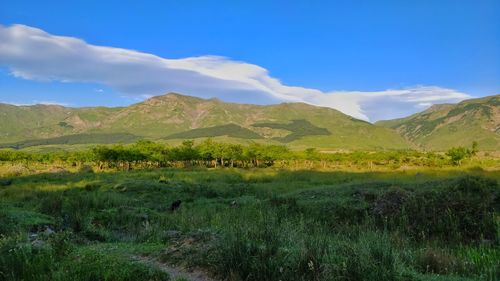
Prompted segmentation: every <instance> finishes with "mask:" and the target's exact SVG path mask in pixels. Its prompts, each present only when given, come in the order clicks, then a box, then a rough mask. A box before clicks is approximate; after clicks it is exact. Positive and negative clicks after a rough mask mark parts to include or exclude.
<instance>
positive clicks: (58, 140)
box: [0, 133, 140, 149]
mask: <svg viewBox="0 0 500 281" xmlns="http://www.w3.org/2000/svg"><path fill="white" fill-rule="evenodd" d="M138 139H140V137H138V136H135V135H132V134H127V133H113V134H78V135H68V136H62V137H55V138H48V139H36V140H26V141H21V142H16V143H8V144H0V148H14V149H21V148H26V147H30V146H37V145H51V144H86V143H131V142H134V141H137V140H138Z"/></svg>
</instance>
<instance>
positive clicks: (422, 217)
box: [0, 163, 500, 281]
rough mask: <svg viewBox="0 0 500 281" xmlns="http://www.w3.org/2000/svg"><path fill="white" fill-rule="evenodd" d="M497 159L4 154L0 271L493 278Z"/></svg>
mask: <svg viewBox="0 0 500 281" xmlns="http://www.w3.org/2000/svg"><path fill="white" fill-rule="evenodd" d="M497 168H498V167H496V168H495V167H494V166H493V167H489V169H483V168H479V167H473V166H468V167H448V168H446V169H437V168H434V169H430V168H411V169H394V170H391V169H380V170H374V171H368V170H366V169H354V168H348V167H345V168H339V169H337V170H332V169H327V170H321V169H319V168H314V169H307V170H305V169H290V168H288V169H278V168H275V167H274V168H273V167H270V168H254V169H236V168H219V169H207V168H183V169H175V168H162V169H151V170H147V169H145V170H131V171H118V170H104V171H97V170H96V169H95V168H92V167H88V166H84V167H54V166H53V165H52V166H50V167H49V166H46V165H45V166H43V165H41V166H36V165H32V166H30V167H24V166H22V165H18V164H15V165H14V164H10V163H4V164H3V165H2V166H1V168H0V170H2V173H0V174H1V177H0V280H89V281H90V280H176V279H174V277H172V276H170V275H172V270H168V268H169V269H178V270H196V271H197V272H201V273H200V276H201V277H199V278H201V279H196V280H499V278H500V266H499V263H498V261H499V260H500V248H499V240H500V239H499V233H500V201H499V200H500V199H499V196H500V195H499V194H500V188H499V185H498V181H499V180H500V172H499V170H498V169H497ZM176 200H181V202H182V203H181V205H180V208H178V209H176V210H174V211H172V210H171V204H172V203H173V202H174V201H176ZM166 268H167V269H166ZM175 278H177V280H195V279H190V277H189V276H188V277H186V278H185V279H182V278H179V277H175Z"/></svg>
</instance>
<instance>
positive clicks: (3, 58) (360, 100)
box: [0, 25, 469, 121]
mask: <svg viewBox="0 0 500 281" xmlns="http://www.w3.org/2000/svg"><path fill="white" fill-rule="evenodd" d="M0 65H4V66H7V67H8V68H9V69H10V71H11V73H12V74H13V75H14V76H16V77H19V78H22V79H29V80H40V81H64V82H91V83H100V84H103V85H106V86H109V87H111V88H113V89H115V90H117V91H119V92H122V93H124V94H127V95H137V96H151V95H158V94H162V93H165V92H170V91H173V92H179V93H184V94H188V95H194V96H199V97H218V98H220V99H222V100H226V101H234V102H251V103H261V104H266V103H275V102H282V101H285V102H305V103H309V104H314V105H318V106H325V107H331V108H334V109H337V110H339V111H341V112H343V113H345V114H349V115H351V116H353V117H356V118H359V119H364V120H370V121H375V120H379V119H388V118H395V117H401V116H405V115H408V114H411V113H414V112H416V111H419V110H422V109H424V108H426V107H428V106H430V105H432V104H436V103H446V102H457V101H460V100H463V99H465V98H468V97H469V96H468V95H466V94H464V93H461V92H457V91H454V90H451V89H446V88H441V87H436V86H417V87H412V88H406V89H394V90H385V91H377V92H359V91H342V92H336V91H331V92H322V91H319V90H316V89H310V88H303V87H296V86H287V85H283V84H282V83H281V82H280V81H279V80H278V79H276V78H273V77H272V76H271V75H270V74H269V71H267V70H266V69H264V68H262V67H260V66H258V65H254V64H249V63H245V62H241V61H235V60H231V59H228V58H225V57H220V56H201V57H189V58H182V59H167V58H162V57H159V56H155V55H153V54H147V53H142V52H138V51H133V50H127V49H121V48H114V47H105V46H96V45H91V44H88V43H87V42H85V41H84V40H81V39H78V38H73V37H65V36H55V35H52V34H49V33H47V32H45V31H43V30H41V29H37V28H33V27H29V26H26V25H12V26H9V27H6V26H2V25H0Z"/></svg>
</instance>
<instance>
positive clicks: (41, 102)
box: [0, 100, 70, 106]
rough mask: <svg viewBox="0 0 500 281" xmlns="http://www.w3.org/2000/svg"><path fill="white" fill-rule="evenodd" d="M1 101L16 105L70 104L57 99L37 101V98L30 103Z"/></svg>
mask: <svg viewBox="0 0 500 281" xmlns="http://www.w3.org/2000/svg"><path fill="white" fill-rule="evenodd" d="M0 103H4V104H11V105H16V106H31V105H36V104H42V105H60V106H70V104H69V103H63V102H57V101H37V100H34V101H33V102H30V103H18V102H9V101H0Z"/></svg>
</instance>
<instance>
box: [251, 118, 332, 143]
mask: <svg viewBox="0 0 500 281" xmlns="http://www.w3.org/2000/svg"><path fill="white" fill-rule="evenodd" d="M252 126H254V127H267V128H271V129H283V130H287V131H290V132H291V133H290V134H289V135H287V136H285V137H282V138H274V139H276V140H278V141H280V142H285V143H286V142H292V141H294V140H298V139H300V138H302V137H307V136H326V135H331V133H330V132H329V131H328V130H327V129H325V128H320V127H317V126H315V125H313V124H311V123H310V122H309V121H307V120H303V119H301V120H292V121H291V122H290V123H288V124H280V123H256V124H253V125H252Z"/></svg>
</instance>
